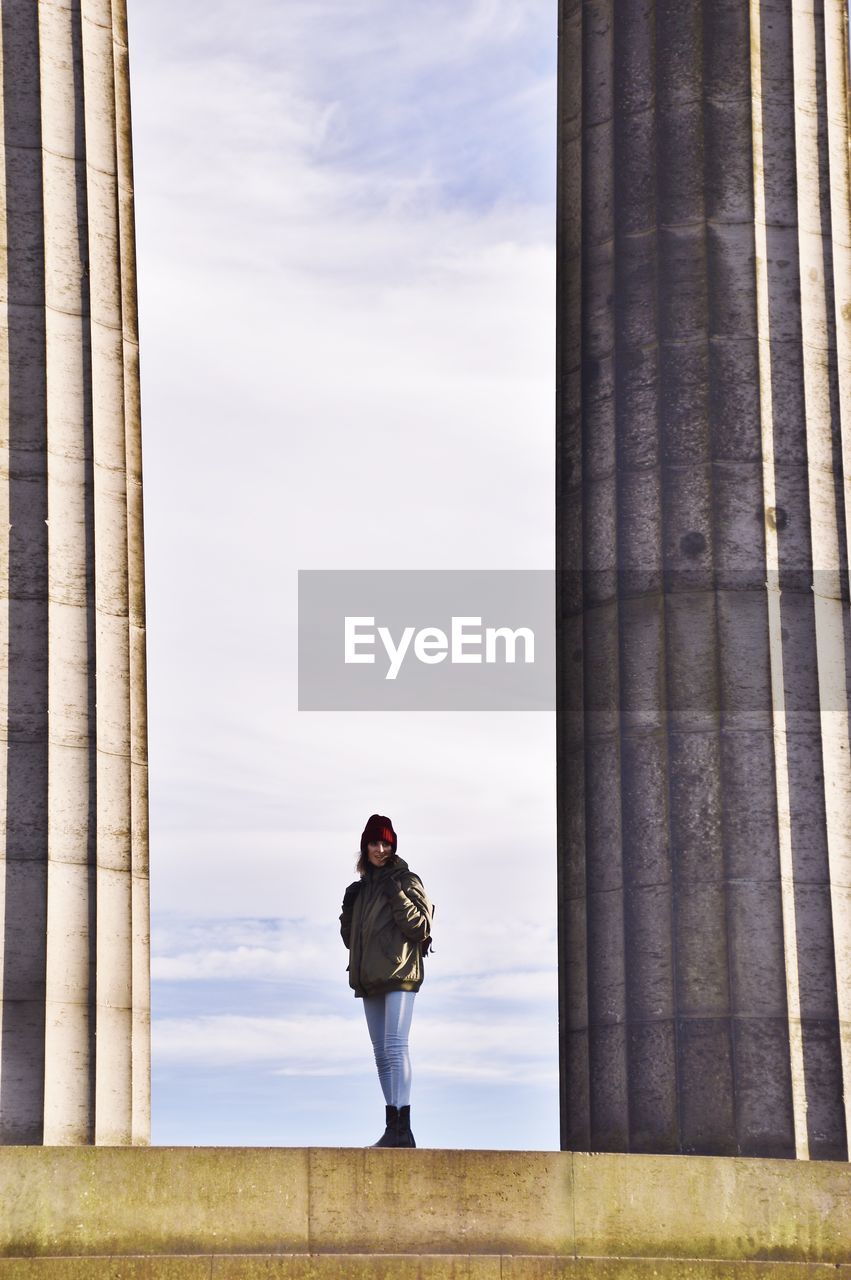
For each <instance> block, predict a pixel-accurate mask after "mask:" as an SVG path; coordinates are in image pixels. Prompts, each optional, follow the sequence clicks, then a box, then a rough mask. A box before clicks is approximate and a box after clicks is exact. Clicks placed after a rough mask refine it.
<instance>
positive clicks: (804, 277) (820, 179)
mask: <svg viewBox="0 0 851 1280" xmlns="http://www.w3.org/2000/svg"><path fill="white" fill-rule="evenodd" d="M792 53H793V68H794V77H793V84H794V94H795V150H796V157H797V177H798V183H797V193H798V209H797V215H798V253H799V261H800V272H799V274H800V281H801V329H802V334H803V342H802V356H803V373H804V405H805V422H806V450H807V481H808V498H809V515H810V540H811V547H812V563H813V597H814V601H813V602H814V620H813V622H814V631H815V659H816V675H817V682H818V709H819V725H818V727H819V737H820V746H821V763H822V769H823V790H824V808H825V813H824V821H825V838H826V845H827V858H826V868H825V870H826V873H827V874H826V883H825V885H824V896H823V897H822V898H821V899H820V902H819V905H820V907H821V910H820V911H819V915H818V920H817V921H816V920H815V919H813V918H812V914H811V918H810V922H809V923H810V928H812V927H813V926H814V925H817V924H822V925H827V926H828V927H827V928H826V929H825V930H824V933H825V935H828V934H832V938H831V939H830V940H828V937H827V936H825V942H824V947H823V965H822V966H820V967H821V968H823V969H827V968H828V966H829V969H830V971H832V972H831V973H830V978H831V979H832V980H830V981H828V982H827V984H826V985H827V987H828V990H827V991H825V992H823V993H822V1001H823V1004H822V1007H820V1008H819V1010H818V1012H819V1014H820V1015H821V1019H823V1020H824V1023H825V1024H826V1025H823V1026H820V1027H816V1025H811V1027H810V1028H809V1029H805V1049H806V1044H807V1031H808V1030H809V1034H810V1036H811V1038H812V1042H813V1051H812V1053H811V1054H807V1053H805V1069H806V1070H808V1074H809V1075H810V1077H811V1078H812V1080H813V1087H812V1088H810V1087H809V1082H808V1099H809V1097H810V1095H811V1094H818V1093H821V1094H823V1095H824V1096H823V1097H821V1098H820V1099H819V1104H818V1105H819V1115H818V1118H817V1119H816V1120H815V1123H813V1118H812V1117H810V1129H811V1132H810V1141H811V1144H815V1149H814V1151H813V1154H818V1155H823V1156H827V1157H828V1158H830V1157H833V1158H838V1159H844V1158H846V1157H847V1153H848V1145H847V1135H848V1133H849V1131H851V1123H849V1118H850V1117H851V1044H849V1042H848V1039H847V1037H843V1036H841V1034H840V1023H839V1010H838V1005H839V1000H840V999H842V1000H843V1003H846V1002H847V1000H848V997H847V995H846V996H844V997H843V995H842V993H843V992H846V993H847V992H848V991H849V989H851V926H849V921H848V903H849V897H848V894H847V889H848V886H849V885H851V765H849V753H848V749H849V739H848V710H847V694H846V690H847V688H848V672H847V669H846V664H845V635H844V626H843V608H844V601H843V595H844V596H845V599H846V600H847V572H848V563H847V559H846V558H845V556H844V554H843V553H844V549H845V545H846V531H845V528H844V520H845V506H844V493H843V492H842V489H841V487H840V486H838V485H837V483H836V481H837V478H840V477H841V476H842V461H841V451H840V441H841V433H840V424H839V413H838V404H837V402H836V397H835V394H834V388H835V387H836V381H837V380H836V366H835V341H834V337H833V332H832V330H833V321H834V316H835V310H834V306H833V297H832V289H833V259H832V252H831V216H830V199H829V193H830V169H829V150H828V138H827V118H826V103H825V98H824V63H825V58H824V23H823V11H822V3H821V0H793V4H792ZM843 570H844V572H845V575H846V588H845V591H844V592H843V589H842V585H841V582H840V573H841V571H843ZM843 889H844V890H846V893H844V894H843ZM812 900H813V899H812V897H810V898H808V899H807V901H806V904H802V903H801V899H800V895H799V893H796V903H797V904H799V909H801V908H802V907H803V906H804V905H805V906H806V907H809V906H810V903H811V902H812ZM831 925H832V928H831V927H830V926H831ZM830 941H832V946H831V945H830ZM824 976H825V975H824V974H823V975H822V978H824ZM814 985H815V984H814ZM831 996H832V999H831V998H830V997H831ZM843 1042H844V1045H843ZM816 1046H817V1048H816ZM808 1058H809V1059H811V1062H808V1061H807V1059H808ZM843 1093H844V1095H845V1104H844V1108H843V1106H842V1101H841V1100H842V1097H843ZM828 1095H832V1099H833V1100H835V1101H834V1102H833V1105H831V1098H830V1097H829V1096H828ZM819 1121H820V1122H821V1123H820V1125H819ZM843 1130H844V1132H843Z"/></svg>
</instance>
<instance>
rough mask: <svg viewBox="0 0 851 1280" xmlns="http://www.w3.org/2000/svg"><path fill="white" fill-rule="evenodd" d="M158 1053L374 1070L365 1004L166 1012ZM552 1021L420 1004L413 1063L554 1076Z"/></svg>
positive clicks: (486, 1077)
mask: <svg viewBox="0 0 851 1280" xmlns="http://www.w3.org/2000/svg"><path fill="white" fill-rule="evenodd" d="M152 1034H153V1052H154V1054H155V1056H156V1060H157V1061H158V1062H159V1063H161V1064H163V1065H170V1064H178V1063H179V1064H184V1065H185V1064H188V1063H192V1064H196V1065H198V1066H199V1067H202V1066H203V1067H204V1068H209V1067H210V1066H211V1065H219V1066H222V1067H235V1066H237V1065H245V1064H248V1063H254V1064H265V1065H266V1066H267V1067H271V1068H272V1069H273V1070H274V1071H275V1072H277V1073H279V1074H282V1075H293V1074H298V1075H306V1076H309V1075H320V1076H333V1075H340V1076H343V1075H350V1074H360V1073H362V1072H369V1073H370V1074H371V1073H373V1072H374V1069H375V1068H374V1065H373V1063H372V1058H371V1048H370V1043H369V1037H368V1033H367V1030H366V1025H365V1022H364V1019H363V1016H362V1013H361V1012H360V1008H359V1007H358V1009H357V1010H356V1011H355V1012H354V1013H353V1014H352V1016H351V1017H349V1018H345V1017H340V1016H336V1015H328V1014H315V1015H309V1016H295V1017H282V1018H268V1017H244V1016H239V1015H207V1016H201V1017H196V1018H161V1019H158V1020H157V1021H155V1022H154V1026H153V1033H152ZM554 1034H555V1033H554V1028H553V1027H552V1025H550V1024H549V1023H548V1022H547V1021H546V1020H545V1019H541V1018H537V1019H536V1018H535V1017H533V1016H528V1017H525V1018H524V1017H516V1016H515V1017H513V1018H512V1017H505V1016H502V1017H493V1018H487V1019H481V1020H478V1021H477V1020H474V1019H470V1018H467V1019H466V1020H465V1021H464V1022H459V1021H454V1020H452V1021H450V1020H446V1019H441V1018H440V1017H434V1016H432V1015H429V1014H423V1015H422V1016H420V1014H419V1010H418V1009H417V1010H415V1013H414V1020H413V1023H412V1028H411V1059H412V1066H413V1068H414V1070H415V1071H416V1072H417V1074H418V1076H419V1075H422V1076H432V1077H443V1078H452V1079H457V1080H481V1081H490V1082H500V1083H509V1082H511V1081H516V1082H522V1083H527V1084H528V1083H530V1082H532V1081H535V1082H540V1083H551V1082H552V1080H553V1078H554V1071H553V1049H554V1043H553V1042H554Z"/></svg>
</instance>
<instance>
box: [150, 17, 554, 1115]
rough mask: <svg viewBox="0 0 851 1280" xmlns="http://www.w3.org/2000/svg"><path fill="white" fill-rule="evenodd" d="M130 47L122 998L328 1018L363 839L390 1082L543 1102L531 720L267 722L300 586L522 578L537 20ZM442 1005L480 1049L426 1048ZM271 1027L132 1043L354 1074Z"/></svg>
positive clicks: (538, 108)
mask: <svg viewBox="0 0 851 1280" xmlns="http://www.w3.org/2000/svg"><path fill="white" fill-rule="evenodd" d="M130 21H131V31H130V37H131V62H132V70H133V92H134V129H135V135H134V148H135V163H136V192H137V227H138V250H139V289H140V308H141V316H140V320H141V338H142V374H143V388H142V389H143V431H144V435H143V455H144V457H143V461H144V474H145V518H146V531H145V537H146V570H147V588H148V625H149V650H148V656H149V671H148V675H149V686H148V687H149V713H150V715H149V726H150V729H149V732H150V741H149V745H150V762H151V788H152V789H151V822H152V827H151V868H152V898H153V909H154V918H153V926H154V953H155V959H154V976H155V978H156V979H158V980H162V981H168V982H173V983H187V982H190V981H199V980H203V981H204V982H206V983H207V984H208V985H209V987H210V988H211V989H212V990H215V989H216V984H220V985H221V988H222V991H223V992H224V991H225V989H226V988H227V987H229V986H230V985H232V984H233V983H234V982H235V981H237V980H239V981H247V982H256V981H262V980H267V981H275V982H281V983H291V984H296V983H301V984H303V988H304V992H305V993H306V994H305V995H304V999H307V998H308V994H307V993H310V992H315V989H316V987H315V984H316V982H317V981H318V982H319V983H324V984H326V985H327V984H332V985H328V989H329V990H334V991H336V990H338V989H339V990H340V991H341V993H342V994H346V993H347V988H346V986H345V983H346V975H345V972H344V971H343V970H344V967H345V950H344V948H343V947H342V943H341V942H340V940H339V937H338V936H337V932H336V931H337V915H338V913H339V902H340V898H341V895H342V890H343V887H344V886H345V884H346V883H347V882H348V881H349V880H350V879H351V878H352V877H353V869H352V864H353V861H354V856H355V850H356V846H357V839H358V836H359V830H360V826H361V824H362V823H363V821H364V819H365V818H366V816H367V815H368V814H369V813H370V812H373V811H374V810H375V809H379V810H380V811H382V812H386V813H390V815H391V816H392V817H393V818H394V820H395V821H396V822H397V824H398V826H399V828H400V853H402V854H403V855H404V856H405V857H406V858H408V859H409V860H410V862H411V865H412V866H413V867H414V869H415V870H417V871H419V872H420V873H421V874H422V875H423V878H424V880H425V882H426V886H427V888H428V890H429V892H430V893H431V894H432V896H433V898H434V900H435V901H436V903H437V916H436V920H435V947H436V951H435V955H434V957H433V959H432V961H431V963H430V967H429V971H428V976H427V982H431V983H432V986H431V988H430V991H431V999H432V1000H433V1004H432V1013H433V1015H434V1017H435V1021H434V1023H433V1024H429V1023H428V1022H427V1020H426V1019H423V1024H422V1025H423V1027H426V1028H430V1034H429V1036H422V1037H421V1040H420V1049H418V1053H420V1052H421V1053H422V1055H423V1062H424V1063H425V1062H427V1061H431V1064H432V1065H431V1066H429V1068H428V1069H429V1070H431V1071H433V1072H434V1073H439V1072H440V1071H441V1070H443V1069H444V1066H445V1065H446V1064H448V1066H447V1067H446V1069H448V1070H449V1071H450V1072H454V1073H455V1075H456V1076H457V1077H458V1078H460V1077H461V1076H462V1075H464V1073H465V1072H466V1073H467V1078H470V1079H473V1078H477V1073H478V1078H482V1079H485V1078H487V1073H488V1072H490V1071H495V1072H496V1073H497V1075H498V1076H499V1078H501V1079H502V1078H506V1079H518V1080H520V1079H522V1078H524V1072H531V1073H532V1075H533V1076H534V1073H535V1072H537V1073H538V1075H539V1076H540V1078H541V1079H542V1080H544V1079H546V1080H550V1079H551V1075H552V1071H553V1069H554V1068H553V1064H554V1062H555V1053H556V1050H555V1043H554V1034H555V1033H554V1026H555V996H554V988H553V980H554V979H553V975H554V971H555V932H554V930H555V848H554V843H555V813H554V784H555V779H554V751H555V736H554V717H553V716H552V715H548V714H538V715H534V714H497V713H491V714H483V715H474V714H452V713H446V714H443V713H428V714H420V715H407V714H395V715H393V714H390V715H378V714H377V713H376V714H362V715H352V714H350V715H346V714H339V715H335V714H330V713H328V714H314V715H310V714H307V713H301V714H299V713H298V712H297V710H296V706H297V701H296V634H295V614H296V571H297V569H298V568H311V567H315V568H322V567H333V568H373V567H375V568H394V567H396V568H412V569H413V568H439V567H441V566H445V567H448V568H457V567H471V568H546V567H550V566H551V565H552V562H553V546H554V522H553V503H552V486H553V476H552V468H553V458H552V455H553V366H554V342H553V286H554V245H553V224H554V209H553V177H554V122H555V112H554V80H553V72H554V41H555V9H554V7H553V6H552V5H551V4H550V3H549V0H430V3H429V4H411V5H399V4H398V2H397V0H287V4H286V5H281V4H280V3H279V0H245V2H244V3H243V4H242V5H239V6H235V5H233V4H232V3H227V4H225V3H224V2H223V0H203V2H202V0H183V3H181V4H180V5H179V6H176V7H175V6H173V5H166V3H165V0H145V3H144V4H139V5H134V6H132V7H131V13H130ZM256 917H264V918H265V920H264V922H263V923H259V922H258V921H257V919H255V918H256ZM269 921H272V922H273V923H272V924H269ZM205 932H206V936H204V934H205ZM468 989H470V990H475V992H476V993H477V996H479V997H481V999H482V1000H484V1001H486V1002H487V1003H488V1006H489V1007H490V1008H491V1010H492V1012H493V1015H494V1021H493V1023H492V1024H491V1023H488V1024H487V1026H486V1025H485V1024H484V1023H482V1024H481V1025H478V1024H477V1025H476V1027H475V1044H472V1046H471V1045H466V1047H464V1046H462V1047H461V1048H459V1047H457V1045H456V1047H454V1048H453V1034H454V1035H455V1039H456V1041H457V1035H458V1026H457V1024H456V1023H454V1022H453V1020H452V1019H451V1018H449V1017H448V1012H447V1011H449V1010H452V1011H453V1018H454V1017H455V1013H454V1011H455V1010H456V1008H457V1007H458V1006H460V1005H462V1004H463V1001H464V998H465V996H464V993H465V990H468ZM424 990H425V988H424ZM292 999H293V1000H294V1001H296V1000H297V996H296V994H293V995H292ZM524 999H526V1000H528V1001H529V1003H530V1008H532V1009H534V1010H535V1012H534V1015H533V1014H532V1013H530V1014H529V1017H530V1018H532V1021H522V1020H521V1021H512V1018H514V1013H513V1012H511V1010H513V1009H514V1008H515V1006H516V1005H517V1004H518V1003H520V1002H522V1001H523V1000H524ZM223 1003H224V998H223ZM207 1007H209V1006H207ZM506 1010H508V1011H509V1012H508V1013H506ZM441 1011H444V1012H447V1017H446V1018H443V1020H442V1021H441V1016H442V1013H441ZM289 1013H290V1014H291V1015H292V1016H290V1017H288V1018H286V1019H283V1020H273V1021H272V1022H270V1021H269V1020H264V1019H259V1020H257V1019H255V1020H253V1021H252V1020H244V1021H242V1022H240V1021H239V1020H234V1019H233V1018H232V1017H231V1016H230V1015H228V1016H227V1017H226V1016H225V1015H224V1014H222V1015H221V1016H219V1015H216V1016H215V1017H213V1016H210V1017H208V1018H204V1019H188V1020H186V1019H160V1020H158V1022H157V1024H156V1028H155V1053H156V1054H157V1056H158V1059H159V1060H161V1061H183V1060H186V1061H190V1060H191V1061H195V1060H196V1059H195V1058H194V1057H193V1056H192V1055H193V1054H195V1053H196V1052H197V1054H198V1055H199V1058H200V1059H204V1060H209V1061H211V1062H220V1063H222V1064H223V1065H226V1064H227V1062H229V1061H230V1060H231V1059H230V1058H229V1057H228V1054H236V1055H237V1057H239V1055H240V1054H248V1058H247V1059H243V1058H239V1060H240V1061H242V1060H250V1061H256V1062H270V1063H273V1064H274V1068H275V1070H279V1071H282V1072H296V1073H300V1072H306V1073H310V1072H317V1071H326V1070H329V1069H333V1070H338V1069H339V1070H341V1071H342V1070H346V1071H348V1070H351V1071H361V1070H362V1069H363V1056H364V1055H363V1045H360V1046H359V1047H358V1049H357V1051H356V1052H352V1053H351V1054H349V1051H348V1049H343V1048H338V1049H335V1047H334V1046H335V1045H336V1044H337V1043H338V1041H340V1037H342V1038H343V1041H344V1040H345V1036H344V1035H343V1031H344V1029H345V1028H349V1031H348V1033H347V1034H349V1035H350V1034H351V1027H350V1024H349V1022H348V1021H347V1020H346V1019H343V1020H342V1023H341V1024H338V1023H336V1022H334V1021H333V1020H331V1021H324V1022H323V1021H322V1020H321V1019H320V1020H319V1021H318V1022H317V1021H316V1019H315V1018H312V1017H307V1016H305V1017H304V1018H301V1015H300V1013H299V1009H298V1008H296V1007H293V1008H292V1009H291V1010H289ZM228 1018H230V1020H228ZM535 1018H540V1021H539V1022H535V1020H534V1019H535ZM488 1027H492V1030H488ZM453 1028H454V1032H453ZM363 1034H364V1035H365V1032H363ZM415 1035H416V1031H415ZM299 1036H303V1037H304V1039H303V1043H302V1045H301V1047H298V1042H299ZM432 1036H433V1037H434V1038H433V1039H432ZM501 1036H502V1037H505V1036H507V1037H509V1039H512V1038H515V1037H519V1038H520V1042H522V1043H525V1042H528V1043H534V1044H536V1045H539V1046H540V1055H539V1056H538V1050H537V1049H536V1050H535V1052H534V1053H531V1051H530V1053H531V1056H528V1057H525V1058H518V1059H516V1060H515V1059H514V1058H513V1057H512V1056H511V1053H512V1051H509V1052H508V1054H507V1056H506V1055H505V1054H503V1055H502V1056H500V1043H501V1040H500V1037H501ZM426 1041H430V1042H431V1043H433V1044H434V1045H435V1046H437V1049H439V1052H436V1053H435V1056H433V1058H431V1059H429V1056H428V1055H429V1054H430V1053H431V1052H432V1050H431V1048H429V1047H427V1044H426ZM282 1043H284V1044H286V1046H289V1047H287V1048H286V1049H285V1050H282V1049H281V1044H282ZM276 1045H277V1048H276V1047H275V1046H276ZM193 1046H194V1047H193ZM487 1046H489V1052H490V1054H491V1055H492V1061H491V1059H490V1058H489V1054H488V1051H486V1047H487ZM205 1055H206V1057H205ZM252 1055H255V1056H252ZM335 1055H336V1056H335ZM347 1055H349V1056H347ZM328 1061H330V1062H331V1063H332V1067H330V1068H329V1066H328ZM335 1064H336V1065H335ZM346 1064H348V1065H346ZM548 1072H549V1073H550V1074H549V1075H547V1073H548ZM506 1073H507V1074H506ZM535 1078H537V1077H535ZM491 1140H492V1139H491Z"/></svg>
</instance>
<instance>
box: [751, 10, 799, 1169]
mask: <svg viewBox="0 0 851 1280" xmlns="http://www.w3.org/2000/svg"><path fill="white" fill-rule="evenodd" d="M762 19H763V9H762V2H761V0H751V4H750V27H751V104H752V105H751V110H752V143H753V175H754V232H755V273H756V303H757V329H758V356H759V388H760V424H761V436H762V460H763V478H762V482H763V501H764V505H765V510H766V521H765V541H766V571H767V599H768V626H769V656H770V671H771V686H772V707H773V731H774V756H775V768H774V773H775V787H776V797H777V819H778V851H779V860H780V875H781V903H782V915H783V942H784V956H785V979H786V1001H787V1017H788V1029H789V1051H790V1072H791V1085H792V1102H793V1117H794V1133H795V1153H796V1155H797V1157H798V1159H807V1158H808V1156H809V1147H808V1141H807V1127H806V1089H805V1078H804V1053H803V1038H802V1034H801V1000H800V981H799V975H798V936H797V922H796V918H795V902H794V877H793V866H792V809H791V793H790V783H789V743H788V737H787V726H786V707H785V697H784V683H783V670H784V654H783V629H782V624H781V606H780V594H781V592H780V547H779V533H780V530H779V525H780V524H781V523H783V521H782V519H780V518H778V500H777V486H776V479H775V421H774V420H775V413H774V401H775V395H774V382H773V377H772V372H773V362H772V340H773V332H772V312H771V291H770V266H771V262H770V251H769V242H770V240H771V239H772V227H771V225H770V223H769V218H770V216H771V215H772V214H774V212H775V211H774V210H773V208H772V207H771V205H772V202H771V189H770V187H769V185H768V184H769V173H768V168H767V166H769V165H770V163H771V155H770V153H769V155H768V156H767V155H766V147H765V140H766V124H767V122H769V121H770V120H771V119H772V113H771V111H769V110H767V109H766V103H765V97H764V92H763V65H762V64H763V22H762ZM767 53H769V54H770V50H769V51H767ZM775 216H776V215H775ZM777 231H778V228H776V226H775V228H774V238H776V235H777Z"/></svg>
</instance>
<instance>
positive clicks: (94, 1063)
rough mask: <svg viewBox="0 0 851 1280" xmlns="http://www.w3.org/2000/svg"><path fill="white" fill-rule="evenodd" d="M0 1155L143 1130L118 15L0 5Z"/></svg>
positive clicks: (141, 739)
mask: <svg viewBox="0 0 851 1280" xmlns="http://www.w3.org/2000/svg"><path fill="white" fill-rule="evenodd" d="M0 16H2V52H0V79H2V94H0V109H2V123H0V165H2V176H1V177H0V205H2V208H0V234H2V242H3V243H2V249H0V279H2V302H0V325H2V332H1V333H0V371H2V372H1V373H0V394H1V395H2V403H0V423H2V433H3V439H2V446H1V447H2V458H3V466H2V476H0V501H2V508H3V509H2V515H0V549H2V576H0V583H1V584H2V587H0V596H2V611H0V646H1V647H2V655H3V662H2V675H0V804H2V806H3V809H4V815H3V821H2V826H1V827H0V829H2V832H3V835H4V848H3V861H2V862H0V921H2V934H0V942H2V945H0V997H2V1005H0V1012H2V1036H0V1141H2V1142H5V1143H45V1144H51V1145H54V1144H55V1145H67V1144H79V1143H146V1142H148V1141H149V1134H150V1052H149V1043H150V1013H149V1006H150V1001H149V908H148V901H149V899H148V865H147V845H148V836H147V750H146V742H147V729H146V720H145V615H144V576H143V547H142V473H141V454H140V431H139V369H138V336H137V326H136V290H135V261H134V230H133V184H132V158H131V150H130V106H129V83H128V69H127V27H126V15H125V5H124V0H37V2H36V0H0Z"/></svg>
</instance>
